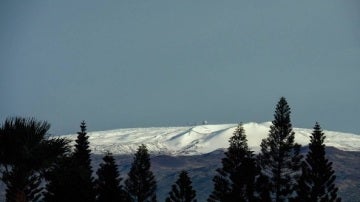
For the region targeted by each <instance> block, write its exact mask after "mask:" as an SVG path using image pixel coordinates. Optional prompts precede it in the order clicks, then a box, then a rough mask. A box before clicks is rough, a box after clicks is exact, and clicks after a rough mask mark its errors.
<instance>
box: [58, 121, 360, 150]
mask: <svg viewBox="0 0 360 202" xmlns="http://www.w3.org/2000/svg"><path fill="white" fill-rule="evenodd" d="M270 125H271V122H265V123H254V122H250V123H246V124H243V126H244V129H245V132H246V135H247V139H248V144H249V147H250V148H251V149H252V150H253V151H255V152H259V150H260V143H261V140H262V139H264V138H266V137H267V135H268V132H269V129H270ZM236 126H237V124H221V125H197V126H186V127H154V128H126V129H117V130H108V131H97V132H89V133H88V135H89V142H90V148H91V150H92V152H93V153H95V154H103V153H105V152H111V153H113V154H132V153H134V152H135V151H136V149H137V148H138V146H139V145H141V144H145V145H146V146H147V148H148V150H149V152H150V153H151V154H152V155H157V154H167V155H195V154H205V153H209V152H212V151H214V150H217V149H225V148H227V147H228V145H229V143H228V140H229V138H230V137H231V136H232V134H233V132H234V130H235V128H236ZM294 132H295V141H296V142H297V143H299V144H301V145H302V146H306V145H308V144H309V141H310V135H311V132H312V129H303V128H294ZM324 133H325V135H326V139H325V144H326V146H332V147H336V148H338V149H341V150H344V151H360V135H356V134H350V133H343V132H334V131H324ZM61 137H67V138H69V139H70V140H75V139H76V135H74V134H72V135H64V136H61ZM72 142H74V141H72Z"/></svg>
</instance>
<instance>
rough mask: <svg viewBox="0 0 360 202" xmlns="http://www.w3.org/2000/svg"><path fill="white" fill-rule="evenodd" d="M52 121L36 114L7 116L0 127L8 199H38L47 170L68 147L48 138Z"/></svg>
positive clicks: (4, 179)
mask: <svg viewBox="0 0 360 202" xmlns="http://www.w3.org/2000/svg"><path fill="white" fill-rule="evenodd" d="M49 128H50V124H48V123H47V122H45V121H43V122H41V121H37V120H35V119H33V118H30V119H26V118H21V117H15V118H8V119H6V120H5V123H4V124H3V125H2V126H1V127H0V165H1V173H2V181H3V182H4V184H5V185H6V186H7V187H6V201H9V202H12V201H14V202H15V201H37V200H38V199H39V198H40V197H41V191H42V188H41V187H40V183H41V181H42V179H43V177H44V172H45V171H46V170H47V169H48V168H49V167H50V166H51V165H52V163H53V162H55V161H56V160H57V159H58V158H60V157H61V156H62V155H63V154H64V153H65V152H66V151H67V150H68V149H69V148H68V146H67V143H68V142H67V141H66V140H64V139H60V138H59V139H57V138H49V134H48V133H47V132H48V130H49Z"/></svg>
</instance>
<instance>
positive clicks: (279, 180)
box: [258, 97, 302, 202]
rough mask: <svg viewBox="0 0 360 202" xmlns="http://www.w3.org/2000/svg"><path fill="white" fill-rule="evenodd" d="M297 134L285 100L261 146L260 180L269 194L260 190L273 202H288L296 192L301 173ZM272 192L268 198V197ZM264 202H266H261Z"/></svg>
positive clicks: (278, 108)
mask: <svg viewBox="0 0 360 202" xmlns="http://www.w3.org/2000/svg"><path fill="white" fill-rule="evenodd" d="M294 138H295V133H294V132H293V130H292V125H291V121H290V107H289V105H288V103H287V101H286V99H285V98H284V97H282V98H281V99H280V101H279V102H278V104H277V106H276V111H275V114H274V120H273V121H272V125H271V126H270V131H269V136H268V137H267V138H266V139H263V140H262V142H261V145H260V146H261V152H260V154H259V164H260V167H261V176H260V177H259V179H261V180H262V181H263V182H268V183H269V184H267V185H263V186H262V187H263V188H264V187H265V188H269V190H264V189H262V190H258V192H261V194H262V195H263V196H266V197H268V196H270V197H271V198H272V200H273V201H276V202H280V201H289V200H290V199H291V198H292V197H293V196H294V195H296V193H295V190H296V188H297V182H298V179H299V175H300V173H301V159H302V156H301V155H300V145H298V144H296V143H294ZM266 191H269V194H266ZM261 200H263V201H264V200H265V199H261Z"/></svg>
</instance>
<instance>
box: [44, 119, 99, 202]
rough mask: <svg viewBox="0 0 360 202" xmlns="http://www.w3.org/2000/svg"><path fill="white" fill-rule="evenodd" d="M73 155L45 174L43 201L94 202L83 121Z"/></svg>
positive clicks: (92, 180) (88, 150) (87, 144)
mask: <svg viewBox="0 0 360 202" xmlns="http://www.w3.org/2000/svg"><path fill="white" fill-rule="evenodd" d="M80 128H81V131H80V132H78V136H77V139H76V141H75V142H76V144H75V150H74V152H73V154H71V155H69V156H67V157H64V158H63V159H62V160H61V161H59V162H57V164H56V165H54V166H53V168H52V170H51V172H49V173H48V174H47V180H48V181H49V183H48V185H47V193H46V194H45V198H44V200H45V201H51V202H53V201H69V200H71V201H84V202H94V201H95V196H96V194H95V190H94V179H93V177H92V168H91V165H90V164H91V159H90V152H91V151H90V149H89V141H88V138H89V137H88V136H87V133H86V124H85V122H84V121H83V122H82V123H81V125H80Z"/></svg>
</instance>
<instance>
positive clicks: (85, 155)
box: [72, 121, 95, 202]
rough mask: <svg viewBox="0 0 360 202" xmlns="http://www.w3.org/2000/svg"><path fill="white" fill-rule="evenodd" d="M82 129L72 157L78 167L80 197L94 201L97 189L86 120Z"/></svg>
mask: <svg viewBox="0 0 360 202" xmlns="http://www.w3.org/2000/svg"><path fill="white" fill-rule="evenodd" d="M80 129H81V130H80V131H79V132H78V133H77V134H78V136H77V139H76V140H75V142H76V144H75V151H74V154H73V157H72V161H73V162H72V163H73V164H74V165H75V166H76V168H77V176H78V178H75V179H78V181H77V182H76V181H75V180H74V182H76V185H75V186H79V188H80V189H81V191H79V197H80V198H82V200H81V201H89V202H91V201H94V200H95V190H94V178H93V177H92V168H91V158H90V155H91V150H90V149H89V144H90V143H89V141H88V139H89V136H88V135H87V133H86V124H85V121H82V122H81V124H80Z"/></svg>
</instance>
